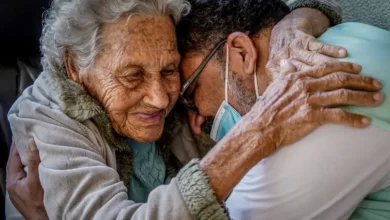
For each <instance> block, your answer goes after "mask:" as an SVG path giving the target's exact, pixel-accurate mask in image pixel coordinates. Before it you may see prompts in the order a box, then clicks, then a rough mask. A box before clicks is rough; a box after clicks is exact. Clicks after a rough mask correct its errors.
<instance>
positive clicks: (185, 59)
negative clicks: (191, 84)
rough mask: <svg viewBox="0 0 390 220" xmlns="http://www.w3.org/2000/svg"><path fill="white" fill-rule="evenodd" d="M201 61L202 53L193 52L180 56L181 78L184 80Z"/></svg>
mask: <svg viewBox="0 0 390 220" xmlns="http://www.w3.org/2000/svg"><path fill="white" fill-rule="evenodd" d="M202 61H203V56H202V55H199V54H198V55H194V54H191V55H190V54H186V55H184V56H182V58H181V62H180V72H181V80H182V82H185V81H187V80H188V78H190V77H191V75H192V74H193V73H194V72H195V70H196V69H197V68H198V67H199V65H200V64H201V63H202Z"/></svg>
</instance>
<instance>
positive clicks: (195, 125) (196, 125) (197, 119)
mask: <svg viewBox="0 0 390 220" xmlns="http://www.w3.org/2000/svg"><path fill="white" fill-rule="evenodd" d="M205 121H206V117H204V116H201V115H198V114H196V113H194V112H192V111H188V122H189V124H190V127H191V130H192V132H193V133H194V134H200V133H202V124H203V123H204V122H205Z"/></svg>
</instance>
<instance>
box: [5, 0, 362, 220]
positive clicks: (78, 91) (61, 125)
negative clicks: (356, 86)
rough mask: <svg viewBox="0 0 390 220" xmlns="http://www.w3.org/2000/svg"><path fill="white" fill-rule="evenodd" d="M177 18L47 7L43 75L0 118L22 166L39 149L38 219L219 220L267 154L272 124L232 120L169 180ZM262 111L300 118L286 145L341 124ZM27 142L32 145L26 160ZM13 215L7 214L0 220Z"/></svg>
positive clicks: (110, 6)
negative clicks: (41, 212)
mask: <svg viewBox="0 0 390 220" xmlns="http://www.w3.org/2000/svg"><path fill="white" fill-rule="evenodd" d="M325 8H326V9H327V10H325V11H328V12H329V10H328V9H329V7H325ZM188 10H189V5H188V3H187V2H185V1H183V0H148V1H136V0H128V1H124V0H121V1H119V0H108V1H95V0H71V1H60V0H55V1H54V2H53V4H52V8H51V11H50V12H49V15H48V17H47V20H46V24H45V27H44V30H43V37H42V52H43V66H44V72H43V73H42V74H41V75H40V77H39V78H38V79H37V81H36V82H35V83H34V85H33V86H32V87H30V88H28V89H27V90H26V91H25V92H24V93H23V95H22V96H21V97H20V98H19V99H18V100H17V101H16V103H15V104H14V106H13V107H12V109H11V111H10V113H9V121H10V123H11V126H12V131H13V135H14V140H15V145H16V146H18V151H19V153H20V155H21V158H22V162H23V164H24V165H27V164H28V159H27V152H29V154H31V152H34V151H36V150H37V149H39V152H40V159H41V164H40V165H39V178H40V181H41V184H42V187H43V189H44V191H45V193H44V206H45V209H46V211H47V215H48V217H49V218H50V219H227V218H229V216H228V213H227V212H226V210H225V208H224V206H223V201H224V199H225V198H226V197H227V195H228V194H229V192H230V191H231V190H232V189H233V187H234V186H235V185H236V184H237V183H238V182H239V181H240V179H241V178H242V177H243V175H244V174H245V173H246V172H247V171H248V170H249V169H250V168H251V167H252V166H253V165H254V164H256V163H257V162H258V161H260V160H261V159H263V158H264V157H266V156H268V155H270V154H271V153H272V152H274V151H275V150H276V149H277V148H278V147H279V144H278V143H274V142H273V139H272V137H274V136H275V135H279V131H278V130H276V129H273V127H272V126H266V127H264V125H263V124H264V123H260V122H257V121H253V122H250V123H248V122H242V123H241V122H239V123H238V124H237V126H240V128H241V132H238V133H235V134H231V135H227V137H226V138H224V139H222V140H221V141H220V142H219V143H218V144H217V145H216V146H215V147H214V148H213V150H212V151H211V152H210V153H209V154H208V155H207V156H206V157H205V158H204V159H203V160H197V159H195V160H192V161H191V162H189V163H188V164H187V165H186V166H185V167H184V168H182V169H181V170H180V172H179V173H178V174H177V175H176V173H177V171H178V169H180V168H181V167H182V164H181V163H180V161H183V160H180V161H179V160H178V159H177V157H179V158H183V155H186V152H184V151H185V150H186V149H191V147H192V148H194V146H193V143H190V142H188V141H187V139H186V135H190V133H189V130H188V126H187V125H184V126H183V125H182V124H181V123H183V122H182V120H181V118H179V117H175V115H174V114H170V115H168V113H169V112H170V111H171V110H172V108H173V107H174V105H175V103H176V101H177V100H178V98H179V92H180V75H179V73H178V65H179V62H180V55H179V53H178V51H177V48H176V36H175V26H174V25H175V23H176V22H177V21H178V20H179V19H180V16H181V14H183V13H186V12H187V11H188ZM330 14H332V13H330ZM328 22H329V21H328ZM300 24H301V23H299V25H300ZM299 25H297V26H299ZM290 28H291V27H290ZM321 48H323V49H324V47H321ZM325 48H326V47H325ZM333 49H334V48H333ZM333 67H334V66H333ZM340 70H343V69H342V67H340ZM282 71H283V69H282ZM283 72H285V73H286V74H290V72H289V71H283ZM326 83H327V81H326V80H325V79H324V84H325V85H327V84H326ZM279 86H280V84H277V85H275V86H270V87H269V89H268V90H269V91H270V93H272V92H275V93H277V94H278V97H279V98H280V99H281V100H285V101H286V102H293V103H294V101H295V100H297V99H299V97H291V96H289V91H287V90H286V91H281V90H280V87H279ZM324 87H326V86H324ZM291 89H295V90H299V91H302V92H303V93H307V92H308V91H307V90H306V89H305V88H303V87H291ZM311 92H315V91H311ZM268 102H269V103H268V104H267V105H265V106H266V107H265V108H264V109H257V108H254V109H253V110H252V111H253V114H257V115H259V116H263V117H261V118H262V121H263V122H264V121H267V120H273V122H274V123H283V122H284V121H286V120H289V119H290V118H294V119H295V120H297V119H299V118H296V117H301V118H305V121H304V122H305V123H303V124H300V125H299V127H298V128H299V129H298V128H297V127H294V126H298V125H294V124H291V123H290V127H285V128H284V129H288V130H289V131H291V132H282V133H283V134H285V136H283V137H280V138H282V139H284V140H288V141H287V142H286V143H289V142H293V141H295V140H296V139H298V138H300V137H302V136H304V135H306V134H307V133H308V132H309V131H310V130H312V129H313V128H314V127H316V126H317V125H318V124H319V123H318V120H319V119H322V121H321V122H322V123H325V122H343V121H342V120H341V119H343V117H345V115H343V117H340V115H334V118H333V117H332V118H324V117H322V116H318V117H307V115H299V116H297V115H295V114H294V112H295V111H294V110H295V108H297V107H299V106H296V105H289V106H285V107H283V108H282V109H281V108H274V107H273V103H272V100H268ZM337 102H338V100H335V103H337ZM335 103H334V104H335ZM329 104H332V102H331V101H330V102H329ZM167 116H168V117H167ZM349 116H350V117H351V118H352V119H353V120H349V121H348V123H350V124H351V125H355V126H356V124H359V125H362V126H363V124H362V123H361V121H362V117H359V116H352V115H349ZM170 117H171V118H170ZM302 126H304V128H305V129H303V127H302ZM164 127H165V129H164ZM177 134H179V135H177ZM238 137H240V138H238ZM29 138H34V140H35V142H36V146H35V145H34V144H29V150H27V149H26V148H25V147H24V146H27V141H28V140H29ZM238 140H240V141H238ZM243 140H245V141H244V142H243ZM171 149H175V150H174V151H175V155H176V156H177V157H176V156H175V155H173V154H172V151H171ZM178 149H179V150H178ZM180 149H181V152H180ZM247 151H250V152H251V154H250V155H251V157H249V154H247ZM254 153H255V154H254ZM13 155H16V153H15V151H14V153H13ZM179 155H180V156H179ZM188 159H191V158H188ZM175 176H176V177H175ZM10 189H11V188H10ZM11 199H12V200H13V202H14V203H15V204H18V202H19V201H18V200H17V198H16V197H15V196H11ZM38 200H39V198H38V199H37V204H39V201H38ZM8 204H9V206H11V204H10V203H9V201H8ZM34 204H35V203H34ZM19 205H20V204H19ZM24 205H29V204H24ZM19 208H20V206H19ZM35 208H36V207H35ZM14 217H15V218H17V216H16V214H15V212H14V211H13V210H12V207H9V208H8V218H9V219H12V218H14ZM25 217H26V218H35V217H36V218H39V217H42V216H33V217H32V216H31V215H25Z"/></svg>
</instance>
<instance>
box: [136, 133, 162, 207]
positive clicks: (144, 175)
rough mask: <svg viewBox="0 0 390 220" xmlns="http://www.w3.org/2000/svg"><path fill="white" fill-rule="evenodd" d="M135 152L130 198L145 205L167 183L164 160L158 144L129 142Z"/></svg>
mask: <svg viewBox="0 0 390 220" xmlns="http://www.w3.org/2000/svg"><path fill="white" fill-rule="evenodd" d="M129 143H130V146H131V148H132V149H133V152H134V172H133V180H132V181H131V186H130V191H129V198H130V200H133V201H134V202H136V203H145V202H147V200H148V196H149V193H150V192H151V191H152V190H153V189H155V188H156V187H158V186H160V185H162V184H164V183H166V181H169V180H167V178H166V169H165V164H164V160H163V157H162V154H161V151H160V148H158V147H157V145H156V143H154V142H153V143H139V142H136V141H133V140H129Z"/></svg>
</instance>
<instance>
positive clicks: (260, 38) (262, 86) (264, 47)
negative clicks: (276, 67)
mask: <svg viewBox="0 0 390 220" xmlns="http://www.w3.org/2000/svg"><path fill="white" fill-rule="evenodd" d="M272 28H273V27H269V28H266V29H263V30H262V31H261V32H260V33H259V34H258V35H256V36H255V37H254V38H253V42H254V44H255V46H256V48H257V53H258V61H257V70H256V76H257V83H258V88H259V94H260V95H262V94H263V93H264V91H265V90H266V89H267V87H268V85H269V84H270V83H271V78H270V77H269V76H268V75H267V71H266V64H267V62H268V59H269V54H270V41H271V33H272Z"/></svg>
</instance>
